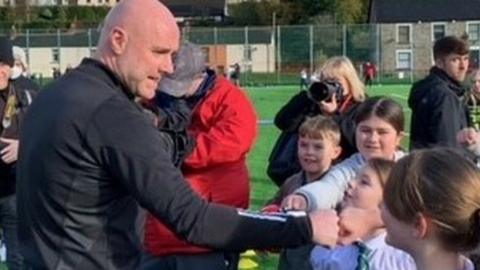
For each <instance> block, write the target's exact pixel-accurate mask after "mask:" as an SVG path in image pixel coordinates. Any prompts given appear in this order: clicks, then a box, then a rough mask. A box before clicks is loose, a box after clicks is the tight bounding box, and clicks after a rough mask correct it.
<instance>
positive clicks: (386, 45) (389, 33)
mask: <svg viewBox="0 0 480 270" xmlns="http://www.w3.org/2000/svg"><path fill="white" fill-rule="evenodd" d="M437 23H442V22H435V23H421V22H420V23H413V24H410V25H411V41H410V44H399V43H398V42H397V25H399V24H382V25H380V36H381V38H380V39H381V41H380V43H381V58H380V59H381V60H382V62H381V63H380V69H381V70H382V71H384V72H401V71H402V70H399V69H398V68H397V52H398V51H402V50H405V51H409V50H410V51H411V52H412V69H413V70H414V71H420V72H427V71H428V70H429V69H430V67H431V66H432V65H433V52H432V48H433V44H434V40H433V24H437ZM405 25H406V24H405ZM466 30H467V28H466V22H445V35H446V36H449V35H455V36H462V35H464V34H465V32H466Z"/></svg>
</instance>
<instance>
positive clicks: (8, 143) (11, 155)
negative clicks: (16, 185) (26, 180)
mask: <svg viewBox="0 0 480 270" xmlns="http://www.w3.org/2000/svg"><path fill="white" fill-rule="evenodd" d="M0 142H2V143H3V144H4V145H5V146H4V147H3V149H2V150H1V151H0V155H2V160H3V162H5V163H7V164H10V163H13V162H15V161H17V159H18V140H14V139H6V138H0Z"/></svg>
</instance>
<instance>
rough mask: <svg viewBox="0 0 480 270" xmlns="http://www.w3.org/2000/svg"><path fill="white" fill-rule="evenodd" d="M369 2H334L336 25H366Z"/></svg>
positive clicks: (347, 0) (354, 0)
mask: <svg viewBox="0 0 480 270" xmlns="http://www.w3.org/2000/svg"><path fill="white" fill-rule="evenodd" d="M369 3H370V0H336V6H335V10H336V12H335V15H336V21H337V23H342V24H344V23H345V24H354V23H366V22H367V19H368V18H367V16H368V8H369Z"/></svg>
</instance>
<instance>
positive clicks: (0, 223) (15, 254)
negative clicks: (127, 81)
mask: <svg viewBox="0 0 480 270" xmlns="http://www.w3.org/2000/svg"><path fill="white" fill-rule="evenodd" d="M13 64H14V57H13V51H12V43H11V42H10V40H8V39H6V38H0V117H1V122H0V227H1V229H2V230H3V236H4V241H5V243H6V247H7V265H8V269H10V270H13V269H22V264H23V258H22V256H21V255H20V253H19V250H18V241H17V211H16V196H15V163H16V161H17V157H18V138H19V130H20V126H21V123H22V119H23V115H24V113H25V111H26V109H27V107H28V105H29V104H30V103H31V100H32V95H31V94H30V93H29V91H28V90H25V89H23V88H21V87H19V86H18V85H17V84H15V83H14V82H13V81H12V80H11V79H10V78H11V75H12V67H13Z"/></svg>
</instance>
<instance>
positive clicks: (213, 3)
mask: <svg viewBox="0 0 480 270" xmlns="http://www.w3.org/2000/svg"><path fill="white" fill-rule="evenodd" d="M162 2H163V3H164V4H165V5H166V6H167V7H168V8H169V9H170V10H171V11H172V13H173V15H175V17H189V18H190V17H215V16H225V7H226V3H225V0H163V1H162Z"/></svg>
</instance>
